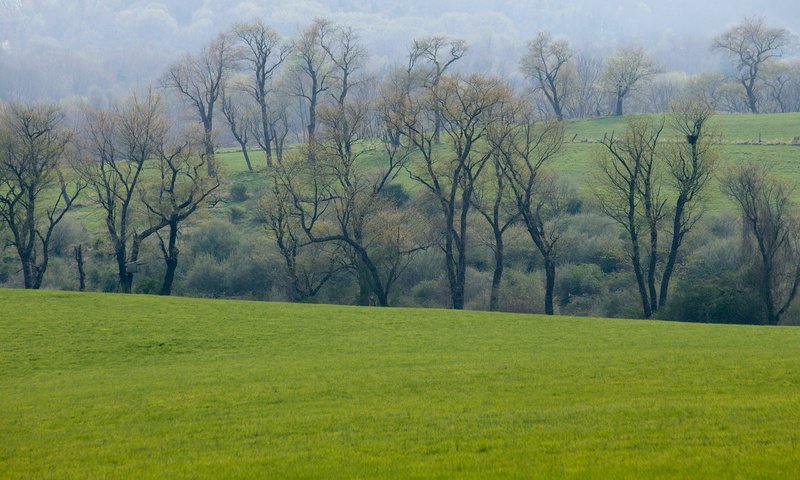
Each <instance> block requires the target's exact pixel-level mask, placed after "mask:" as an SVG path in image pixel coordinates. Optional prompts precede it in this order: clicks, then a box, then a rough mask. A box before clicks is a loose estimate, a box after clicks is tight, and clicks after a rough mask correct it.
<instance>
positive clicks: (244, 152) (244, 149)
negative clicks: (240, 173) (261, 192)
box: [239, 141, 253, 173]
mask: <svg viewBox="0 0 800 480" xmlns="http://www.w3.org/2000/svg"><path fill="white" fill-rule="evenodd" d="M239 145H240V146H241V147H242V155H244V163H246V164H247V171H249V172H250V173H253V164H252V163H250V154H249V153H248V152H247V144H246V143H244V142H242V141H239Z"/></svg>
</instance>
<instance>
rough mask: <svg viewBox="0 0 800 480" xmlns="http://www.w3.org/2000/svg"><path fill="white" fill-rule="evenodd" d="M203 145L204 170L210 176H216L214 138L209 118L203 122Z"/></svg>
mask: <svg viewBox="0 0 800 480" xmlns="http://www.w3.org/2000/svg"><path fill="white" fill-rule="evenodd" d="M203 145H204V147H205V151H206V170H207V172H208V174H209V175H210V176H212V177H213V176H216V174H217V164H216V160H215V158H214V154H215V152H214V138H213V134H212V124H211V121H210V120H206V121H204V122H203Z"/></svg>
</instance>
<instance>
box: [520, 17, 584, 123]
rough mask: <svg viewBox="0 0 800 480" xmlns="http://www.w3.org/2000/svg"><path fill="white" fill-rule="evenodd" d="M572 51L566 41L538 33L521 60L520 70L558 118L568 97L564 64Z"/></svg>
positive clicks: (560, 118) (561, 117) (562, 114)
mask: <svg viewBox="0 0 800 480" xmlns="http://www.w3.org/2000/svg"><path fill="white" fill-rule="evenodd" d="M572 56H573V52H572V48H570V46H569V42H567V41H566V40H554V39H553V38H552V36H551V35H550V34H549V33H547V32H539V33H538V34H537V35H536V38H534V39H533V40H531V41H530V42H528V51H527V53H526V54H525V56H524V57H522V61H521V62H520V69H521V70H522V73H523V74H525V76H526V77H527V78H528V79H530V80H531V81H533V82H534V85H535V88H536V89H538V90H541V91H542V92H543V93H544V96H545V97H546V98H547V101H548V103H549V104H550V106H551V107H552V108H553V113H554V114H555V116H556V118H557V119H558V120H559V121H560V120H563V119H564V109H565V105H566V103H567V98H568V96H569V93H570V92H569V83H568V75H567V74H566V72H565V71H566V68H567V63H568V62H569V61H570V60H571V59H572Z"/></svg>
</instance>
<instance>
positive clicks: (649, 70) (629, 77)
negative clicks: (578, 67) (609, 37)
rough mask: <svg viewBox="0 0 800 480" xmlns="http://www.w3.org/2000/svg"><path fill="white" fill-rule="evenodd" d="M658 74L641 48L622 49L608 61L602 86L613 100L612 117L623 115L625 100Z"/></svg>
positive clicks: (656, 67)
mask: <svg viewBox="0 0 800 480" xmlns="http://www.w3.org/2000/svg"><path fill="white" fill-rule="evenodd" d="M659 72H660V69H659V68H658V66H657V65H656V64H655V62H654V61H653V60H651V59H649V58H648V57H647V56H646V55H645V52H644V49H642V48H622V49H620V50H618V51H617V52H616V54H614V56H613V57H611V58H610V59H609V60H608V63H607V64H606V70H605V73H604V74H603V81H602V83H603V86H604V88H605V90H606V91H607V92H608V93H609V94H610V95H611V96H612V97H613V98H614V115H616V116H621V115H622V114H623V113H624V109H623V104H624V102H625V99H626V98H627V97H628V96H629V95H630V94H631V93H633V92H635V91H636V90H637V89H638V88H640V87H641V86H642V84H644V83H645V82H647V81H648V80H649V79H650V78H651V77H652V76H654V75H656V74H657V73H659Z"/></svg>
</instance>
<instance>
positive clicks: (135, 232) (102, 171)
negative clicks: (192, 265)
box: [0, 92, 219, 295]
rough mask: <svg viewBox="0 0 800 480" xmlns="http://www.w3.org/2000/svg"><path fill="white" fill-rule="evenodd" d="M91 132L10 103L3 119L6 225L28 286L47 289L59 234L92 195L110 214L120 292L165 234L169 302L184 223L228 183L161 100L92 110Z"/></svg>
mask: <svg viewBox="0 0 800 480" xmlns="http://www.w3.org/2000/svg"><path fill="white" fill-rule="evenodd" d="M83 125H84V127H83V129H82V131H81V132H80V134H78V135H76V134H75V132H74V131H72V130H69V129H67V128H66V127H65V125H64V119H63V115H62V114H61V113H60V112H59V111H58V109H57V108H56V107H54V106H37V105H23V104H10V105H8V106H6V107H5V108H4V109H3V112H2V116H0V145H1V148H2V157H0V185H2V186H0V217H2V220H3V224H4V226H5V227H6V228H7V230H8V231H9V232H10V233H11V236H10V240H9V243H10V244H11V245H12V246H13V247H14V248H15V249H16V251H17V254H18V256H19V260H20V264H21V270H22V272H23V277H24V285H25V287H26V288H39V287H40V286H41V285H42V280H43V277H44V274H45V272H46V270H47V266H48V263H49V258H50V251H51V249H50V242H51V239H52V237H53V233H54V231H55V230H56V228H57V226H58V224H59V222H61V221H62V220H63V219H64V216H65V215H66V214H67V212H68V211H69V210H70V209H72V208H73V207H74V206H75V202H76V199H78V196H79V195H83V196H84V197H90V198H92V200H93V201H94V203H95V204H96V205H98V206H99V207H100V210H101V211H102V212H103V220H104V224H105V227H106V230H107V234H108V237H109V240H110V243H111V245H112V248H113V254H114V257H115V259H116V263H117V266H118V279H119V281H118V285H119V291H121V292H123V293H130V292H131V287H132V284H133V276H134V273H135V272H136V270H137V262H138V256H139V250H140V247H141V244H142V242H143V241H145V240H146V239H147V238H149V237H151V236H155V237H156V238H157V239H158V241H159V245H160V248H161V251H162V253H163V258H164V263H165V265H166V270H165V274H164V279H163V285H162V287H161V293H162V294H164V295H169V293H170V292H171V289H172V283H173V281H174V276H175V270H176V268H177V263H178V248H177V239H178V233H179V230H180V226H181V223H182V222H183V221H184V220H186V219H187V218H188V217H189V216H190V215H192V214H193V213H194V212H195V211H196V210H197V209H198V207H200V206H201V205H203V203H204V201H205V200H206V199H207V198H208V197H209V195H210V194H211V193H212V192H213V191H214V190H215V189H216V188H217V187H218V186H219V180H218V179H217V178H216V177H209V176H207V175H206V174H205V172H201V167H203V166H204V163H205V160H204V159H205V155H204V153H203V152H199V151H198V149H197V148H196V145H197V144H198V141H196V140H195V139H194V138H193V134H191V133H190V132H189V133H180V134H176V133H175V132H172V131H171V130H172V129H171V125H170V123H169V121H168V120H167V117H166V116H165V114H164V112H163V108H162V106H161V100H160V98H159V97H158V95H156V94H154V93H153V92H148V94H147V95H145V96H144V97H139V96H136V95H134V96H132V97H131V98H130V99H129V100H128V101H127V102H125V103H123V104H122V105H121V106H119V107H118V108H114V109H111V110H92V109H87V110H86V112H85V115H84V118H83ZM76 255H77V252H76Z"/></svg>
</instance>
